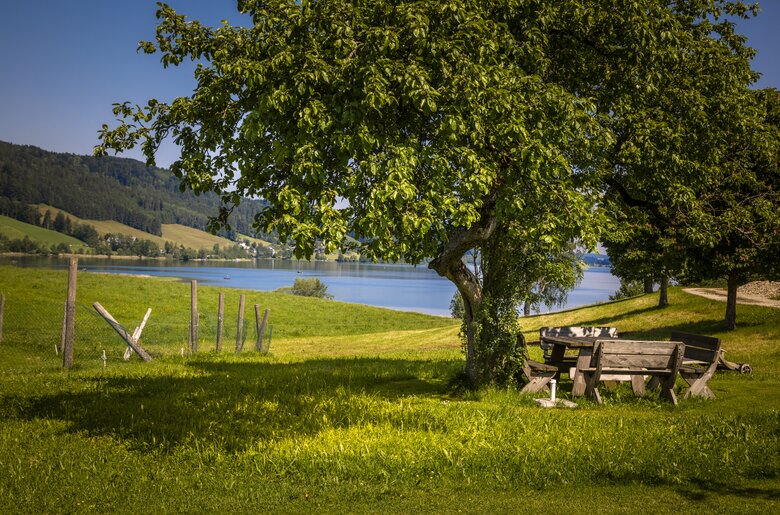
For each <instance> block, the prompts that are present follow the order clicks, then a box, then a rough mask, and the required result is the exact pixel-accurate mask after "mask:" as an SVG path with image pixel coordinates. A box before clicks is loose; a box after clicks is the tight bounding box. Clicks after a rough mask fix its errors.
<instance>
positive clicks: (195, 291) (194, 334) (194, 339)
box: [190, 280, 198, 353]
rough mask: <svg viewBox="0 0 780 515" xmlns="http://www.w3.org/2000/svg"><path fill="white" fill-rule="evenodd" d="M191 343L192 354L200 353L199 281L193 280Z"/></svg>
mask: <svg viewBox="0 0 780 515" xmlns="http://www.w3.org/2000/svg"><path fill="white" fill-rule="evenodd" d="M190 291H191V297H190V320H191V322H190V341H192V347H191V348H192V352H193V353H195V352H198V281H195V280H193V281H192V283H191V287H190Z"/></svg>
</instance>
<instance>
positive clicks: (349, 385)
mask: <svg viewBox="0 0 780 515" xmlns="http://www.w3.org/2000/svg"><path fill="white" fill-rule="evenodd" d="M459 366H460V364H459V363H455V362H427V361H408V360H392V359H318V360H311V361H306V362H302V363H294V364H278V363H262V362H259V363H258V362H253V363H248V362H243V363H242V362H238V363H231V362H217V361H213V362H212V361H207V360H203V361H191V362H189V363H188V364H187V368H189V371H190V372H192V374H191V375H190V374H188V373H187V370H186V369H185V373H184V374H182V375H183V377H182V376H171V375H159V376H156V375H153V374H149V375H144V376H132V377H130V376H116V377H114V376H110V377H94V378H89V379H86V380H85V382H84V383H82V384H81V385H79V387H80V389H81V391H75V392H74V391H70V392H58V393H53V394H48V395H42V396H40V397H36V398H30V397H19V398H10V397H6V398H4V399H3V401H4V405H5V409H4V410H3V411H4V412H5V414H6V416H7V418H16V419H21V420H35V419H56V420H63V421H65V422H67V423H68V431H69V432H83V433H86V434H88V435H90V436H112V437H115V438H120V439H123V440H125V441H127V443H128V445H129V446H130V447H131V448H134V449H138V450H157V451H160V450H162V451H164V452H169V451H172V450H174V449H176V448H178V447H180V446H182V445H189V444H193V443H197V444H198V445H199V446H200V448H208V447H211V448H214V449H215V450H218V451H220V452H239V451H242V450H245V449H247V448H249V447H252V446H254V447H257V446H258V445H259V446H263V445H265V444H268V443H271V442H273V441H278V440H281V439H285V438H295V437H306V436H315V435H317V434H318V433H320V432H321V431H323V430H326V429H339V428H348V427H352V426H361V425H365V424H379V423H389V424H391V425H397V426H399V427H400V426H404V427H407V428H408V427H414V426H415V425H421V426H425V428H426V429H435V428H436V426H437V425H440V426H442V428H443V424H444V423H445V422H444V421H437V420H436V417H421V415H420V412H419V411H416V412H410V410H408V409H407V410H404V409H403V405H402V403H400V402H398V401H399V400H401V399H402V398H404V397H406V396H408V395H414V396H417V397H418V398H420V397H421V398H423V399H424V398H430V399H440V398H444V397H445V396H446V395H447V389H448V380H449V379H450V378H451V377H452V375H453V374H454V372H455V371H457V370H458V367H459Z"/></svg>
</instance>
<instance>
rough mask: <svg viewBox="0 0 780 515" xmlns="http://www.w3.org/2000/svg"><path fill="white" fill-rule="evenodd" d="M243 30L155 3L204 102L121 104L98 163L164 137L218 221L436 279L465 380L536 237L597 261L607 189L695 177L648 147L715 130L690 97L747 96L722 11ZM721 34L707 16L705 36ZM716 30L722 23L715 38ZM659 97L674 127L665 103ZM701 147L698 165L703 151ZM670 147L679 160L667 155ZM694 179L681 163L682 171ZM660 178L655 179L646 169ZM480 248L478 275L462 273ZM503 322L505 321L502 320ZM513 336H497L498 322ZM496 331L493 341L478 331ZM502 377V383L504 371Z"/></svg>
mask: <svg viewBox="0 0 780 515" xmlns="http://www.w3.org/2000/svg"><path fill="white" fill-rule="evenodd" d="M238 9H239V11H240V12H242V13H244V14H245V15H246V16H247V17H248V18H249V20H251V23H248V25H249V26H247V27H243V26H231V25H228V24H223V25H222V26H220V27H218V28H210V27H206V26H203V25H202V24H200V23H198V22H197V21H188V20H187V19H186V18H185V17H184V16H182V15H180V14H178V13H176V12H175V11H174V10H173V9H171V8H170V7H168V6H166V5H164V4H160V9H159V11H158V19H159V25H158V28H157V39H156V41H154V42H142V43H141V48H142V49H143V50H144V51H145V52H147V53H150V54H151V53H156V52H159V53H160V55H161V61H162V64H163V65H164V66H176V65H179V64H181V63H182V62H184V61H194V62H196V63H197V70H196V72H195V76H196V79H197V87H196V88H195V91H194V92H193V93H192V94H191V95H190V96H183V97H179V98H177V99H175V100H174V101H172V102H170V103H163V102H158V101H157V100H150V101H149V102H148V104H147V105H144V106H133V105H130V104H128V103H125V104H118V105H116V106H115V109H114V112H115V114H116V115H117V117H118V120H119V125H118V126H117V127H115V128H109V127H108V126H104V128H103V131H102V134H101V138H102V144H101V145H100V146H98V147H97V148H96V152H97V153H98V154H100V153H104V152H105V151H106V150H107V149H114V150H116V151H122V150H125V149H127V148H130V147H133V146H134V145H136V144H138V143H139V142H140V144H141V146H142V148H143V151H144V153H145V154H146V156H147V159H148V161H149V163H153V162H154V154H155V152H156V150H157V148H158V146H159V145H160V143H161V142H162V140H163V139H165V138H167V137H172V138H173V140H174V141H175V142H176V143H177V144H178V145H179V146H180V148H181V156H180V158H179V159H178V160H177V161H176V162H175V163H174V164H173V165H172V170H173V172H174V173H175V174H176V175H177V176H178V177H179V178H180V179H181V181H182V184H183V186H186V187H189V188H192V189H193V190H195V191H196V192H202V191H215V192H218V193H220V194H222V195H223V200H224V202H225V209H224V210H223V212H222V214H221V216H220V217H218V218H217V219H216V220H215V224H219V223H224V222H225V220H226V216H227V213H229V211H230V208H231V206H234V205H236V204H237V203H238V202H239V201H240V199H241V197H242V196H250V197H254V196H256V197H262V198H263V199H265V200H267V201H268V202H269V207H268V208H267V209H265V210H264V211H262V212H260V213H258V214H257V217H256V223H257V226H258V227H260V228H262V229H263V230H266V231H270V230H272V229H275V230H277V231H278V232H279V234H280V236H281V237H282V239H288V238H289V239H291V240H292V241H293V242H294V244H295V252H296V254H297V255H298V256H310V255H311V254H312V252H313V250H314V244H315V241H317V240H321V241H322V242H324V244H325V246H326V248H327V249H328V250H329V251H330V250H334V249H336V248H338V247H339V246H340V245H341V244H342V242H343V241H344V238H345V236H346V235H347V234H348V233H354V235H356V236H357V238H358V240H359V241H360V242H361V243H360V251H361V252H362V253H364V254H366V255H368V256H371V257H376V258H383V259H389V260H394V259H404V260H406V261H408V262H412V263H418V262H420V261H422V260H425V259H430V263H429V266H430V267H431V268H432V269H434V270H436V271H437V272H438V273H439V274H440V275H442V276H443V277H446V278H448V279H450V280H451V281H452V282H453V283H454V284H455V285H456V286H457V288H458V290H459V291H460V293H461V295H462V296H463V299H464V308H465V309H464V310H465V324H466V328H467V330H466V331H465V332H466V335H467V338H466V375H467V376H468V378H469V379H471V380H493V379H495V378H496V377H499V376H502V377H509V376H510V375H511V374H510V373H506V372H507V369H504V373H496V372H494V371H492V370H491V367H492V365H490V366H488V367H487V370H488V371H487V373H485V374H482V373H480V371H479V370H478V369H479V368H480V367H483V363H484V359H482V358H484V356H486V355H490V356H494V355H495V353H496V352H498V353H499V354H502V355H500V356H495V359H494V358H490V359H489V360H488V361H490V362H491V363H493V364H495V363H507V364H508V365H507V366H508V367H509V368H510V369H511V368H512V367H513V366H514V365H513V363H514V358H513V357H512V356H511V354H512V352H513V349H512V348H510V346H508V345H507V346H499V347H501V348H500V349H498V350H496V346H495V345H494V344H493V342H494V338H495V336H496V332H498V333H500V336H501V338H500V339H501V340H502V341H506V342H509V341H510V340H511V339H510V338H509V337H508V333H509V332H510V331H511V330H512V327H511V326H512V324H511V323H510V322H506V321H507V320H509V319H510V318H511V316H512V313H513V312H514V310H515V309H516V305H514V301H515V300H516V299H515V298H514V297H513V295H514V293H513V292H514V289H513V287H512V284H513V282H514V281H516V280H522V279H523V277H512V276H511V275H510V273H509V272H513V273H516V274H520V275H522V274H523V271H522V270H521V268H522V267H510V268H507V267H506V264H507V263H508V262H511V253H512V252H516V251H520V252H522V251H523V248H526V247H527V244H528V243H530V242H536V241H543V242H545V243H546V244H548V245H549V246H550V247H551V248H554V249H558V251H563V250H565V249H566V248H567V247H568V246H569V245H570V244H571V242H572V241H574V240H577V241H578V242H580V244H582V245H584V246H586V247H590V246H593V245H594V243H595V241H596V238H597V236H598V228H599V227H601V223H600V219H601V215H600V212H599V210H597V209H595V208H594V206H595V205H596V204H597V202H598V199H599V197H600V195H601V194H602V193H603V191H604V190H605V184H609V185H610V187H611V188H613V189H615V190H616V191H620V192H621V194H622V195H623V196H624V199H625V200H626V202H644V203H648V202H649V201H650V200H648V199H643V198H640V195H638V193H637V191H644V190H642V189H640V190H637V189H636V188H648V187H651V188H660V189H666V190H669V189H670V184H671V183H675V182H680V181H683V182H684V181H686V180H689V179H690V176H689V175H685V174H676V175H674V176H669V175H663V176H660V177H649V178H648V177H643V176H642V174H646V173H648V171H647V170H649V168H644V169H643V172H642V173H639V174H637V173H634V172H635V170H638V168H637V167H632V166H630V165H631V161H632V160H634V161H635V160H636V159H639V158H638V157H637V155H638V154H640V153H644V154H645V155H646V159H647V160H649V161H651V162H657V161H658V160H659V159H661V158H663V159H672V160H674V159H680V160H681V161H685V162H689V161H690V162H693V161H695V157H694V156H686V155H683V154H681V153H680V152H679V151H678V150H679V149H677V148H676V147H674V146H673V145H668V147H669V150H670V151H671V152H672V154H671V155H669V154H664V155H663V156H661V155H660V152H661V149H657V148H655V147H654V146H653V145H652V144H651V142H650V140H653V141H655V139H654V138H650V139H648V137H647V135H648V134H649V133H650V132H651V131H654V130H658V129H659V128H661V129H663V134H665V135H670V136H671V137H673V138H682V137H685V136H683V135H680V134H678V131H681V130H682V131H684V129H685V126H686V124H688V123H689V122H690V121H691V119H697V117H699V118H702V117H704V118H706V117H711V116H713V113H710V112H708V110H709V107H710V101H711V99H710V97H707V96H706V93H701V92H700V90H699V89H698V88H699V87H700V85H702V84H710V83H711V82H712V80H714V78H717V80H719V81H721V84H722V85H721V87H720V89H721V90H723V91H728V89H729V85H730V84H732V83H741V84H744V83H745V82H747V81H749V80H750V72H749V68H748V66H747V57H748V55H747V54H746V53H745V51H744V49H743V48H742V45H741V41H740V40H739V38H736V37H735V36H734V34H733V26H732V24H731V23H729V22H728V21H724V20H723V19H722V16H723V15H724V14H727V13H728V14H744V13H745V12H746V8H745V6H744V5H742V3H741V2H730V1H726V0H677V1H674V2H669V1H662V0H643V1H637V2H616V1H614V0H594V1H591V2H582V1H581V0H555V1H552V0H503V1H501V0H496V1H484V0H466V1H459V2H450V1H442V2H424V1H414V2H407V1H402V0H397V1H389V0H372V1H360V0H352V1H349V0H333V1H321V0H318V1H315V0H303V1H300V0H276V1H269V2H265V1H252V0H243V1H239V2H238ZM712 20H716V21H712ZM718 20H720V21H718ZM663 89H670V90H671V92H673V93H674V95H673V97H674V98H675V99H677V100H681V99H683V100H684V101H685V102H686V103H687V105H686V106H685V109H684V110H685V113H684V116H680V114H679V113H678V112H675V109H677V108H678V107H679V106H676V105H675V106H671V105H670V104H669V103H668V102H667V103H664V102H663V101H661V100H659V98H661V97H662V96H663V95H664V94H665V92H664V91H662V90H663ZM704 146H705V145H704V144H702V148H704ZM674 152H677V153H674ZM684 171H685V172H686V173H690V172H691V170H690V168H689V167H686V168H684ZM650 173H652V172H650ZM472 249H480V250H481V252H482V255H483V257H484V259H485V261H484V264H483V277H481V278H480V277H477V276H476V275H475V274H474V273H473V271H471V270H470V269H469V268H468V267H467V266H466V265H465V264H464V262H463V257H464V255H465V253H466V252H468V251H470V250H472ZM502 321H503V322H502ZM505 322H506V323H505ZM485 324H487V325H485ZM510 372H511V370H510Z"/></svg>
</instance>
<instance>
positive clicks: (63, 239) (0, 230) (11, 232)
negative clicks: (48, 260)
mask: <svg viewBox="0 0 780 515" xmlns="http://www.w3.org/2000/svg"><path fill="white" fill-rule="evenodd" d="M0 234H2V235H3V236H5V237H6V238H8V239H9V240H22V239H24V238H25V236H26V237H28V238H30V239H31V240H32V241H34V242H36V243H42V244H44V245H46V246H47V247H51V246H53V245H59V244H60V243H64V244H65V245H68V246H69V247H70V248H71V250H77V249H80V248H85V245H84V242H83V241H80V240H77V239H76V238H74V237H72V236H68V235H65V234H62V233H59V232H56V231H51V230H49V229H44V228H43V227H38V226H37V225H32V224H28V223H24V222H20V221H19V220H14V219H13V218H9V217H7V216H4V215H0Z"/></svg>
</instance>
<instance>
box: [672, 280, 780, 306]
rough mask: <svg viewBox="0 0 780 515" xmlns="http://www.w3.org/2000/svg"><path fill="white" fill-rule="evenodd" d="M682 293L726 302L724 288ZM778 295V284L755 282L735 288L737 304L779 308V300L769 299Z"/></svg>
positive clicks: (691, 290)
mask: <svg viewBox="0 0 780 515" xmlns="http://www.w3.org/2000/svg"><path fill="white" fill-rule="evenodd" d="M683 291H684V292H687V293H692V294H693V295H699V296H700V297H706V298H708V299H712V300H719V301H722V302H726V290H725V289H724V288H683ZM778 295H780V282H769V281H755V282H752V283H748V284H745V285H743V286H740V287H739V288H737V304H750V305H753V306H768V307H773V308H780V300H774V299H772V298H771V297H776V296H778Z"/></svg>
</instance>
